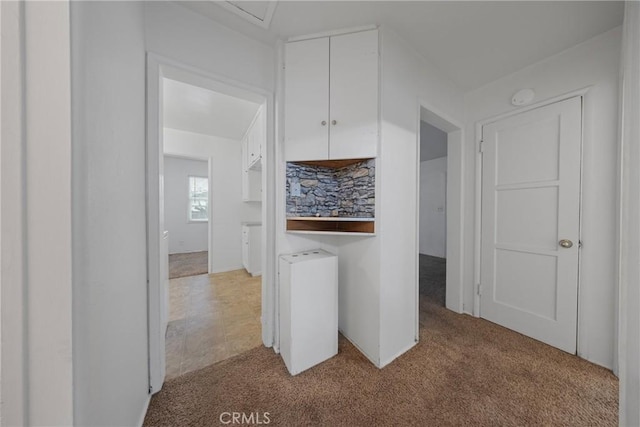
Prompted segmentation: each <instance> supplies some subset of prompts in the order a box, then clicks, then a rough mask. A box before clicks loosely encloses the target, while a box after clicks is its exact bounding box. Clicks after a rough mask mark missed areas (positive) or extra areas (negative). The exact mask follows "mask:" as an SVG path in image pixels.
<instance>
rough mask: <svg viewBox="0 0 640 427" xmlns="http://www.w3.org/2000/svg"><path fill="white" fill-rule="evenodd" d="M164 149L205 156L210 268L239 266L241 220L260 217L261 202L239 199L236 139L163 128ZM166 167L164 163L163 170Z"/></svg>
mask: <svg viewBox="0 0 640 427" xmlns="http://www.w3.org/2000/svg"><path fill="white" fill-rule="evenodd" d="M164 153H165V154H169V155H177V156H186V157H194V158H206V159H208V160H209V167H210V169H209V171H210V172H209V173H210V180H209V189H210V192H211V195H210V197H211V216H210V224H209V229H210V231H211V235H210V239H211V250H210V251H209V258H210V265H211V268H210V272H211V273H219V272H223V271H231V270H237V269H241V268H242V225H241V223H242V222H244V221H260V220H261V203H255V202H251V203H246V202H243V201H242V157H241V154H242V146H241V144H240V141H235V140H232V139H226V138H217V137H213V136H209V135H203V134H198V133H192V132H185V131H180V130H176V129H168V128H165V129H164ZM166 167H167V165H166V164H165V171H166ZM165 179H166V178H165ZM165 219H168V213H167V212H165ZM169 239H171V234H169Z"/></svg>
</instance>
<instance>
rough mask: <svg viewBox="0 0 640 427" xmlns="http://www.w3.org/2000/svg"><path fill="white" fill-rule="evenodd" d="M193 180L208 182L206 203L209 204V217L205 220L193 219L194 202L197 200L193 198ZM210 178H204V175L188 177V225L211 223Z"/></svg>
mask: <svg viewBox="0 0 640 427" xmlns="http://www.w3.org/2000/svg"><path fill="white" fill-rule="evenodd" d="M192 178H193V179H206V180H207V198H206V202H207V217H206V218H203V219H194V218H192V217H191V208H192V206H193V205H192V201H193V200H196V199H194V198H193V197H192V196H191V180H192ZM198 199H199V200H202V198H198ZM209 209H210V206H209V177H208V176H202V175H188V176H187V223H189V224H202V223H207V222H209Z"/></svg>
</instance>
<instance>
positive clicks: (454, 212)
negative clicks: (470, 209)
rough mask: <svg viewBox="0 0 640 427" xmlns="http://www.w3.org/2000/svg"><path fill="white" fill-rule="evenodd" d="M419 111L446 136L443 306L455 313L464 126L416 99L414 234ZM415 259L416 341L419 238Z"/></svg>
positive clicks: (460, 292) (459, 298)
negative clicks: (444, 294) (445, 229)
mask: <svg viewBox="0 0 640 427" xmlns="http://www.w3.org/2000/svg"><path fill="white" fill-rule="evenodd" d="M422 110H425V111H426V115H427V117H426V118H425V120H424V121H425V122H426V123H429V124H430V125H432V126H434V127H436V128H438V129H440V130H442V131H443V132H445V133H446V134H447V175H446V182H447V189H446V192H447V193H446V197H445V200H446V207H445V213H446V218H447V219H446V222H447V231H446V257H447V258H446V259H447V271H446V279H445V281H446V298H445V299H446V307H447V308H448V309H449V310H452V311H455V312H456V313H463V312H464V311H465V310H464V280H463V274H464V198H463V197H464V192H463V189H462V186H463V184H464V167H463V163H464V159H463V156H464V126H463V125H462V123H460V122H458V121H457V120H454V119H452V118H451V117H449V116H448V115H446V114H444V113H442V112H441V111H440V110H438V109H437V108H434V107H433V105H431V104H430V103H428V102H426V101H425V100H421V99H420V100H418V124H417V126H418V127H417V129H418V132H417V144H416V145H417V147H416V162H417V165H416V167H417V171H418V173H417V174H416V180H417V184H416V200H417V201H418V203H416V232H417V233H419V232H420V122H421V121H423V120H422ZM415 245H416V246H415V254H416V255H415V256H416V340H418V334H419V330H420V327H419V326H420V325H419V318H420V316H419V314H420V313H419V308H420V239H416V243H415Z"/></svg>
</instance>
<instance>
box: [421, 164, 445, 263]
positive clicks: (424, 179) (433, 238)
mask: <svg viewBox="0 0 640 427" xmlns="http://www.w3.org/2000/svg"><path fill="white" fill-rule="evenodd" d="M446 199H447V157H446V156H445V157H440V158H437V159H431V160H427V161H424V162H420V253H421V254H424V255H431V256H435V257H440V258H446V257H447V212H446V203H447V200H446Z"/></svg>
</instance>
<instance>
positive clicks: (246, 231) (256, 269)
mask: <svg viewBox="0 0 640 427" xmlns="http://www.w3.org/2000/svg"><path fill="white" fill-rule="evenodd" d="M242 264H243V265H244V268H245V269H246V270H247V272H249V274H251V275H252V276H260V275H261V274H262V224H260V223H259V222H245V223H243V224H242Z"/></svg>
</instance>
